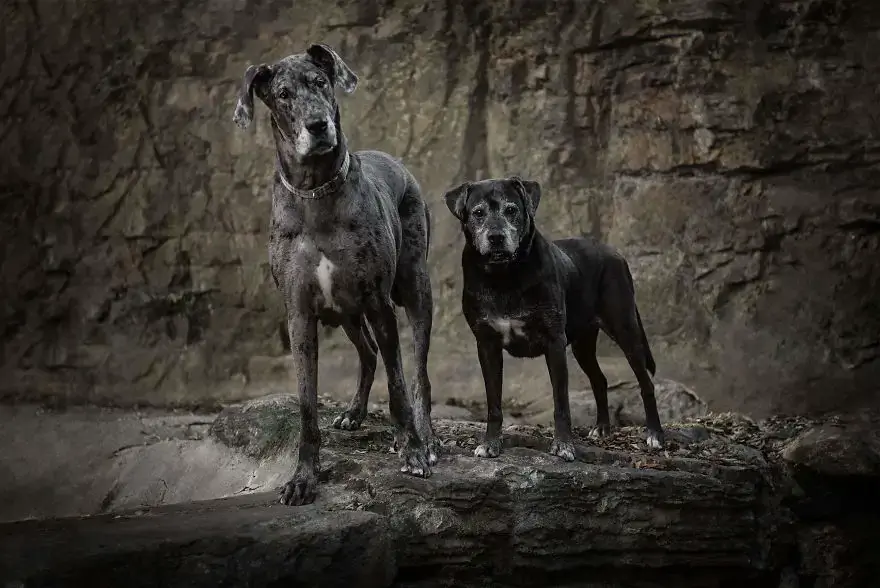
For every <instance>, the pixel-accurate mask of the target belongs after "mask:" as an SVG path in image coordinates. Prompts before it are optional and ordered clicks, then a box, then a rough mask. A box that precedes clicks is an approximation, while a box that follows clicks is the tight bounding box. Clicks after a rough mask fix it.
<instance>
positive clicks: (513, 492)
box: [0, 397, 878, 588]
mask: <svg viewBox="0 0 880 588" xmlns="http://www.w3.org/2000/svg"><path fill="white" fill-rule="evenodd" d="M337 410H338V407H335V406H332V405H330V404H325V405H324V406H323V408H322V409H321V420H322V429H323V433H324V441H325V444H324V449H323V452H322V460H323V465H324V469H323V471H322V485H321V487H320V494H319V498H318V501H317V502H316V503H315V504H313V505H309V506H306V507H299V508H293V507H284V506H281V505H279V504H277V503H275V500H276V496H275V494H274V493H261V494H252V495H249V496H239V497H235V498H228V499H221V500H213V501H206V502H196V503H189V504H182V505H177V506H160V507H155V508H144V509H140V510H137V511H127V512H125V513H122V514H117V515H112V514H108V515H100V516H96V517H82V518H68V519H60V520H50V521H28V522H21V523H12V524H6V525H0V572H2V573H0V578H2V579H4V580H9V581H13V582H12V584H10V585H17V586H64V585H73V584H75V583H76V582H78V581H85V580H86V579H87V580H88V581H89V582H91V583H92V584H95V583H96V582H97V583H98V585H120V583H121V582H123V581H124V582H125V583H134V585H136V586H217V585H249V586H272V585H277V583H279V582H283V583H284V584H292V585H304V586H342V585H351V584H352V583H354V582H356V583H357V584H358V586H396V587H404V586H407V587H417V586H418V587H420V588H428V587H433V586H463V587H469V586H474V587H476V586H487V585H492V586H499V587H505V586H511V587H513V586H575V585H577V586H590V587H598V586H603V587H618V586H621V587H623V586H627V587H629V586H676V587H680V588H690V587H694V588H696V587H715V586H718V587H722V586H731V587H734V586H736V587H739V586H742V585H743V583H749V584H751V585H754V586H755V587H763V586H767V587H772V588H779V587H781V586H786V587H790V586H796V585H798V584H797V578H799V577H800V578H802V579H803V581H805V582H806V584H805V585H825V584H822V582H824V581H826V580H831V579H834V578H847V579H849V580H851V581H855V580H856V579H858V578H860V577H863V576H860V575H859V574H860V573H862V572H861V571H860V570H859V569H858V564H857V563H856V564H852V563H847V561H849V560H848V559H847V558H849V557H850V556H851V554H852V553H854V552H853V551H852V549H853V547H852V546H856V547H857V548H858V549H864V547H865V546H866V545H870V544H871V543H870V541H872V539H871V538H872V537H874V539H873V540H876V532H875V531H873V530H872V529H874V528H876V527H875V526H874V525H873V524H870V525H862V526H861V527H858V528H857V527H854V526H853V525H851V524H849V523H848V522H847V521H846V520H845V519H844V518H841V516H839V515H840V513H841V512H843V511H839V510H833V509H830V508H827V507H826V508H824V509H822V510H817V509H815V508H813V513H814V514H812V515H811V517H812V518H811V519H809V520H808V519H806V518H800V519H799V518H798V517H799V516H800V515H799V514H798V505H804V504H808V503H809V502H810V500H813V501H815V500H817V499H819V498H821V499H822V500H825V499H824V498H822V496H824V495H820V494H817V493H816V490H815V488H818V486H815V485H812V486H804V485H803V479H802V478H799V477H798V476H797V475H795V474H793V473H792V472H793V471H795V470H797V469H798V467H799V464H798V463H794V462H792V461H791V460H792V459H793V456H798V455H801V454H804V452H805V451H806V448H809V447H812V445H814V444H815V443H814V440H815V439H816V438H817V436H819V433H816V432H815V431H825V430H827V426H828V423H827V422H826V423H816V422H812V421H808V420H806V419H777V420H771V421H767V422H765V423H762V424H761V425H760V426H758V425H757V424H755V423H753V422H751V421H749V420H748V419H745V418H742V417H738V416H736V415H714V416H710V417H705V418H700V419H695V420H693V421H692V422H689V423H686V424H670V425H669V426H668V427H667V431H668V439H669V441H668V446H667V449H666V450H665V451H660V452H657V451H649V450H647V448H645V446H644V443H643V440H642V436H643V432H642V430H641V429H640V428H622V429H618V430H616V431H615V432H614V434H613V435H612V436H610V437H609V438H606V439H602V440H598V441H594V440H589V442H588V441H587V440H585V439H584V438H583V437H580V438H579V439H578V444H577V449H578V451H577V458H578V459H577V460H576V461H575V462H572V463H566V462H562V461H560V460H559V459H557V458H555V457H553V456H550V455H549V454H547V453H546V449H547V445H548V444H549V442H550V432H549V431H548V430H547V429H544V428H542V427H536V426H520V425H518V426H512V427H508V428H507V429H506V432H505V452H504V453H503V454H502V456H501V457H499V458H497V459H493V460H483V459H477V458H474V457H472V449H473V445H474V444H475V439H476V438H478V437H479V434H480V432H481V431H482V427H483V425H482V424H480V423H473V422H456V421H444V420H437V421H436V423H435V428H436V429H437V432H438V434H439V436H440V437H441V439H443V442H444V446H445V451H444V454H443V457H442V458H441V462H440V464H439V465H438V467H437V468H436V469H435V470H434V475H433V476H431V477H430V478H428V479H420V478H412V477H408V476H405V475H403V474H401V473H399V472H398V469H397V468H398V462H397V458H396V457H395V456H391V455H389V454H388V453H387V452H386V451H387V449H386V448H387V446H388V441H390V430H389V425H388V423H387V421H386V420H385V419H384V418H383V416H382V415H381V414H373V415H371V416H370V417H369V418H368V420H367V422H366V423H365V426H364V427H363V428H362V429H361V430H358V431H355V432H343V431H336V430H334V429H332V428H330V427H329V422H330V421H332V418H333V416H334V414H335V411H337ZM296 412H297V407H296V404H295V403H294V402H291V401H290V399H288V398H284V397H274V398H266V399H261V400H259V401H254V402H252V403H247V404H242V405H236V406H232V407H229V408H227V409H226V410H225V411H224V412H223V413H222V414H221V415H220V416H219V417H218V419H217V420H216V421H215V423H214V425H213V426H212V428H211V436H212V438H213V440H212V441H211V442H212V443H215V444H216V445H217V446H218V447H225V448H226V450H227V451H229V452H232V453H236V454H247V455H250V456H253V457H254V459H257V456H260V457H259V458H258V459H260V460H263V462H264V463H269V462H272V463H273V464H275V465H273V466H272V467H282V466H283V468H285V469H286V468H290V467H291V466H292V464H291V463H290V459H289V455H290V454H291V453H292V449H293V448H292V443H293V441H294V440H295V438H296V433H297V431H296V425H297V423H298V418H297V416H298V415H297V414H296ZM279 423H283V424H284V426H279ZM857 425H858V426H857ZM822 427H825V429H823V428H822ZM833 430H834V431H842V432H845V433H846V435H845V436H842V437H841V438H846V439H849V440H853V439H858V438H860V436H864V435H870V434H872V433H871V431H873V430H874V429H873V428H872V427H867V428H866V427H864V426H863V425H859V424H858V423H856V424H852V423H850V424H846V423H844V424H839V425H835V426H834V429H833ZM581 433H582V432H581ZM840 434H841V435H843V433H840ZM819 438H821V439H823V440H828V438H829V435H828V434H827V433H823V434H822V435H820V436H819ZM823 442H825V441H823ZM838 445H839V444H838ZM850 445H852V446H853V447H864V444H860V443H857V442H852V443H850ZM798 446H801V447H803V449H801V450H796V448H797V447H798ZM808 454H809V455H811V456H813V457H811V460H812V461H811V462H810V464H811V467H813V469H816V468H815V464H814V462H815V461H816V460H818V459H819V457H818V453H817V452H816V451H810V452H808ZM856 457H858V458H859V459H864V455H863V453H859V454H857V456H856ZM845 458H846V455H844V454H843V453H840V452H838V453H837V454H835V459H836V460H837V461H841V460H843V459H845ZM279 464H280V466H279ZM208 465H210V464H208ZM869 477H870V476H869ZM871 479H872V480H874V482H872V483H876V479H875V478H871ZM811 483H812V482H811ZM799 484H800V485H799ZM823 492H824V490H823ZM835 492H837V491H836V490H835ZM823 504H824V503H823ZM868 506H870V505H865V508H866V509H867V510H866V509H863V512H862V514H860V519H862V520H869V519H870V520H877V519H878V516H877V512H876V508H873V510H871V509H870V508H868ZM816 512H818V513H819V514H818V515H817V514H815V513H816ZM844 514H845V512H844ZM817 517H824V518H817ZM872 533H873V535H872ZM819 545H822V546H824V547H821V548H820V547H817V546H819ZM847 550H849V551H847ZM829 554H830V555H829ZM848 554H849V555H848ZM832 556H833V557H832ZM829 557H831V559H829ZM572 578H579V579H581V581H579V582H573V581H572ZM792 578H795V580H792ZM490 579H491V580H490ZM15 580H17V581H19V584H15V582H14V581H15ZM792 581H794V582H795V584H791V582H792ZM810 582H812V584H810ZM816 582H819V583H818V584H817V583H816ZM826 583H827V582H826ZM828 585H831V584H828ZM834 585H840V586H849V585H853V586H856V585H858V584H857V583H855V584H854V583H852V582H850V583H847V582H843V583H840V582H838V583H836V584H834Z"/></svg>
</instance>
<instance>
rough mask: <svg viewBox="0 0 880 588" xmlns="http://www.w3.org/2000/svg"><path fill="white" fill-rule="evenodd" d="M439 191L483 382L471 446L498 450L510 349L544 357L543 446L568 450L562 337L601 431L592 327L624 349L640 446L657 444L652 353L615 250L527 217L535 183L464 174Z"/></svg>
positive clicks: (571, 453) (603, 403) (604, 394)
mask: <svg viewBox="0 0 880 588" xmlns="http://www.w3.org/2000/svg"><path fill="white" fill-rule="evenodd" d="M445 198H446V205H447V206H448V207H449V210H450V211H451V212H452V214H453V215H455V217H456V218H458V219H459V221H461V227H462V231H463V233H464V236H465V245H464V251H463V252H462V256H461V266H462V269H463V273H464V291H463V292H462V301H461V304H462V310H463V314H464V317H465V319H466V320H467V322H468V325H469V326H470V328H471V331H472V332H473V334H474V337H476V339H477V349H478V353H479V360H480V367H481V368H482V371H483V380H484V382H485V385H486V404H487V405H488V419H487V423H486V437H485V439H484V441H483V443H482V444H481V445H479V446H478V447H477V448H476V450H475V451H474V455H475V456H477V457H497V456H498V455H499V454H500V453H501V421H502V416H501V381H502V353H501V351H502V349H503V350H506V351H507V352H508V353H509V354H510V355H512V356H513V357H538V356H540V355H544V356H545V358H546V360H547V369H548V371H549V372H550V382H551V385H552V387H553V404H554V421H555V436H554V440H553V443H552V445H551V446H550V453H552V454H553V455H558V456H559V457H561V458H562V459H564V460H566V461H571V460H573V459H574V458H575V450H574V445H573V443H572V434H571V414H570V412H569V405H568V366H567V362H566V356H565V349H566V347H567V346H568V345H569V344H571V347H572V351H573V353H574V357H575V359H577V362H578V364H579V365H580V366H581V369H583V370H584V373H586V375H587V377H588V378H589V379H590V384H591V385H592V388H593V394H594V395H595V397H596V410H597V419H596V426H595V428H594V429H593V430H592V431H591V433H590V434H591V436H602V435H606V434H607V433H608V432H609V430H610V428H611V421H610V418H609V414H608V382H607V380H606V379H605V376H604V374H603V373H602V370H601V369H600V368H599V363H598V361H597V360H596V338H597V336H598V334H599V330H600V329H601V330H603V331H605V333H607V334H608V335H609V336H610V337H611V338H612V339H613V340H614V341H615V342H616V343H617V345H618V346H619V347H620V348H621V349H622V350H623V352H624V354H625V355H626V358H627V360H628V361H629V364H630V366H631V367H632V370H633V372H635V375H636V378H637V379H638V381H639V386H640V387H641V392H642V401H643V403H644V406H645V415H646V417H647V425H648V437H647V444H648V447H652V448H661V447H663V429H662V427H661V425H660V416H659V415H658V414H657V402H656V400H655V398H654V384H653V382H652V381H651V375H653V374H654V370H655V365H654V358H653V357H652V355H651V350H650V348H649V347H648V340H647V338H646V337H645V331H644V329H643V327H642V321H641V318H640V317H639V311H638V309H637V308H636V301H635V289H634V286H633V280H632V275H631V274H630V270H629V265H628V264H627V263H626V260H625V259H624V258H623V256H622V255H620V253H618V252H617V251H615V250H614V249H613V248H611V247H609V246H607V245H603V244H600V243H597V242H595V241H593V240H591V239H586V238H571V239H560V240H558V241H548V240H547V239H545V238H544V237H543V236H542V235H541V233H540V232H539V231H538V229H537V228H536V227H535V220H534V218H535V210H536V209H537V208H538V202H539V201H540V200H541V186H540V185H539V184H538V183H537V182H532V181H528V180H522V179H520V178H518V177H515V176H514V177H511V178H507V179H497V180H483V181H481V182H474V183H471V182H467V183H464V184H462V185H461V186H458V187H457V188H455V189H453V190H450V191H449V192H447V193H446V196H445ZM649 373H650V374H649Z"/></svg>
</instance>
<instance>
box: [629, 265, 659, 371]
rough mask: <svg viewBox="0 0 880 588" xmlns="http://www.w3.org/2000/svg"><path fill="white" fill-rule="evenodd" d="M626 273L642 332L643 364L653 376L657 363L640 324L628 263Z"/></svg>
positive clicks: (634, 287)
mask: <svg viewBox="0 0 880 588" xmlns="http://www.w3.org/2000/svg"><path fill="white" fill-rule="evenodd" d="M626 275H627V277H629V285H630V288H631V289H632V292H633V306H635V311H636V320H637V321H638V323H639V331H640V332H641V334H642V346H643V347H644V348H645V364H646V367H647V368H648V371H649V372H651V375H652V376H653V375H654V374H655V372H656V371H657V363H656V362H655V361H654V354H653V353H651V346H650V345H649V344H648V336H647V335H646V334H645V327H644V326H643V325H642V315H640V314H639V307H638V306H636V294H635V293H636V285H635V281H634V280H633V277H632V272H631V271H630V269H629V264H627V266H626Z"/></svg>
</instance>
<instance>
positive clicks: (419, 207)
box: [233, 44, 437, 505]
mask: <svg viewBox="0 0 880 588" xmlns="http://www.w3.org/2000/svg"><path fill="white" fill-rule="evenodd" d="M357 84H358V77H357V76H356V75H355V74H354V72H352V70H351V69H350V68H349V67H348V65H346V64H345V62H344V61H343V60H342V59H341V58H340V57H339V55H337V54H336V52H335V51H333V50H332V49H331V48H329V47H327V46H326V45H320V44H316V45H311V46H310V47H309V48H308V49H307V50H306V51H305V53H301V54H296V55H290V56H288V57H285V58H283V59H281V60H280V61H278V62H276V63H274V64H272V65H267V64H260V65H251V66H249V67H248V68H247V69H246V71H245V73H244V79H243V81H242V85H241V90H240V94H239V97H238V104H237V105H236V107H235V113H234V115H233V120H234V121H235V123H236V124H238V125H239V126H240V127H241V128H247V127H248V126H249V125H250V123H251V121H252V120H253V116H254V95H256V96H257V97H258V98H259V99H260V100H261V101H262V102H263V103H264V104H265V105H266V107H267V108H268V109H269V112H270V120H271V126H272V135H273V137H274V139H275V153H276V165H275V174H274V181H273V184H272V213H271V218H270V224H269V263H270V267H271V272H272V278H273V280H274V282H275V285H276V286H277V288H278V290H279V291H280V292H281V295H282V297H283V299H284V305H285V308H286V311H287V329H288V334H289V337H290V350H291V354H292V356H293V364H294V367H295V372H296V377H297V384H298V389H299V404H300V413H301V427H302V428H301V431H300V439H299V448H298V460H297V465H296V470H295V472H294V474H293V477H292V478H291V479H290V481H289V482H287V483H286V484H285V485H284V487H283V488H282V490H281V502H282V503H284V504H291V505H299V504H308V503H310V502H313V501H314V500H315V497H316V494H317V475H318V470H319V457H318V451H319V447H320V444H321V434H320V431H319V429H318V413H317V390H318V323H321V324H324V325H328V326H331V327H338V326H341V327H342V328H343V330H344V331H345V334H346V335H347V336H348V338H349V339H350V340H351V342H352V343H353V344H354V346H355V348H356V349H357V352H358V356H359V358H360V372H359V378H358V384H357V390H356V392H355V394H354V396H353V397H352V399H351V402H350V404H349V406H348V408H347V410H345V411H344V412H343V413H342V414H340V415H339V416H338V417H337V418H336V420H335V421H334V423H333V424H334V426H335V427H337V428H342V429H349V430H353V429H356V428H358V427H359V426H360V425H361V422H362V421H363V420H364V418H365V416H366V414H367V400H368V398H369V394H370V388H371V387H372V384H373V378H374V376H375V371H376V359H377V357H376V350H377V348H378V351H379V353H381V354H382V360H383V362H384V364H385V368H386V371H387V375H388V395H389V409H390V413H391V417H392V421H393V422H394V427H395V442H394V446H393V447H392V449H396V450H397V451H398V452H399V455H400V457H401V460H402V462H403V463H402V467H401V471H404V472H407V473H410V474H413V475H416V476H425V477H427V476H429V475H430V472H431V470H430V466H431V465H433V464H435V463H436V461H437V455H436V442H435V438H434V433H433V430H432V427H431V420H430V414H431V383H430V381H429V379H428V367H427V363H428V349H429V345H430V339H431V322H432V315H433V299H432V296H431V282H430V279H429V276H428V267H427V255H428V248H429V244H430V224H431V218H430V213H429V211H428V207H427V205H426V204H425V202H424V200H423V199H422V196H421V191H420V188H419V184H418V183H417V182H416V180H415V178H414V177H413V175H412V174H411V173H410V172H409V171H408V170H407V169H406V168H405V167H404V166H403V164H401V163H400V162H399V161H397V160H395V159H393V158H392V157H391V156H389V155H387V154H385V153H382V152H379V151H357V152H349V150H348V145H347V143H346V140H345V135H344V134H343V132H342V126H341V124H340V115H339V106H338V104H337V101H336V95H335V90H336V89H339V90H341V91H342V92H344V93H345V94H351V93H352V92H354V90H355V88H356V87H357ZM396 306H402V307H403V308H404V309H405V311H406V314H407V316H408V318H409V321H410V324H411V325H412V329H413V341H414V350H415V383H414V386H413V390H412V398H410V396H409V395H408V393H407V389H406V383H405V381H404V374H403V367H402V363H401V354H400V341H399V334H398V325H397V316H396ZM374 336H375V338H374ZM377 342H378V345H377Z"/></svg>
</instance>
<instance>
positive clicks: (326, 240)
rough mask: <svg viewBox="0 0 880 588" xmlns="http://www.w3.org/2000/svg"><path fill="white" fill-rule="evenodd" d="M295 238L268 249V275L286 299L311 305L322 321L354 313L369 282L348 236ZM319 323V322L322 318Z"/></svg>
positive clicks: (298, 236)
mask: <svg viewBox="0 0 880 588" xmlns="http://www.w3.org/2000/svg"><path fill="white" fill-rule="evenodd" d="M321 237H322V236H319V237H313V236H310V235H308V234H300V235H297V236H295V237H293V238H291V239H289V241H281V242H276V243H275V244H274V247H273V248H272V249H274V250H270V262H271V265H272V273H273V275H275V276H278V277H276V282H278V285H279V287H280V288H281V289H282V290H283V291H285V292H286V293H287V296H296V297H298V298H299V299H300V300H301V301H302V302H305V303H306V304H307V305H308V306H311V307H312V308H313V309H314V310H315V311H316V312H317V313H318V314H319V315H320V316H322V317H324V318H325V319H326V320H325V322H330V323H336V322H338V320H337V319H338V317H339V316H343V315H349V314H353V313H355V312H357V309H358V308H359V307H360V301H361V299H362V293H363V291H364V287H365V282H366V281H367V280H368V279H369V276H367V275H366V272H364V271H363V264H362V263H360V262H359V251H360V250H357V249H355V250H352V248H351V247H348V246H347V245H350V243H351V242H352V239H351V237H350V236H349V235H344V234H334V235H332V236H323V238H321ZM322 320H323V319H322Z"/></svg>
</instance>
